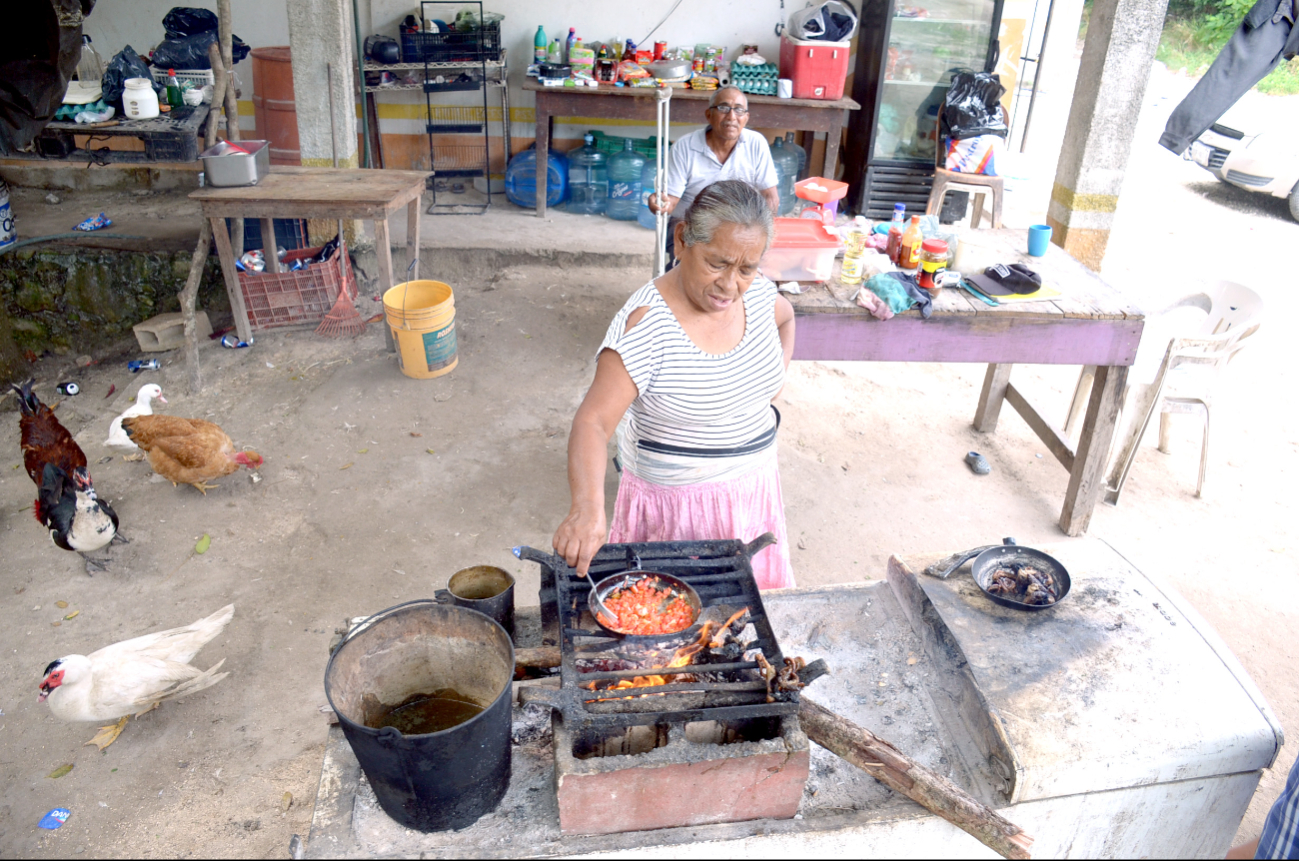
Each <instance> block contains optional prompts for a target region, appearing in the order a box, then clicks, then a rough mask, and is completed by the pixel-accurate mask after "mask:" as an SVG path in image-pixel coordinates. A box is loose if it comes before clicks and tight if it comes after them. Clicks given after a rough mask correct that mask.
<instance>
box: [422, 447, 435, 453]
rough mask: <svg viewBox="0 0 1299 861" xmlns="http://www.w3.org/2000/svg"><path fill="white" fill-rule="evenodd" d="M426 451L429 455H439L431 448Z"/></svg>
mask: <svg viewBox="0 0 1299 861" xmlns="http://www.w3.org/2000/svg"><path fill="white" fill-rule="evenodd" d="M424 450H425V451H426V452H428V453H429V454H437V452H435V451H434V450H433V449H431V448H426V449H424Z"/></svg>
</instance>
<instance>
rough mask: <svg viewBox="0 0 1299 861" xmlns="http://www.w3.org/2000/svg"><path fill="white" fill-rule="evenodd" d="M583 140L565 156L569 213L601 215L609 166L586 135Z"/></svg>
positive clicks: (607, 193)
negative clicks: (582, 142)
mask: <svg viewBox="0 0 1299 861" xmlns="http://www.w3.org/2000/svg"><path fill="white" fill-rule="evenodd" d="M584 140H585V141H586V142H585V143H584V144H583V146H582V147H581V148H579V149H575V150H573V151H572V152H571V153H569V156H568V204H567V206H566V207H565V208H566V209H567V210H568V211H569V212H574V213H577V214H579V215H600V214H601V213H603V212H604V209H605V206H606V204H607V203H608V201H607V200H606V198H608V196H609V168H608V166H607V161H606V159H605V155H604V153H602V152H600V151H599V150H597V149H596V148H595V145H594V143H593V139H592V137H591V136H590V135H587V136H586V137H585V139H584Z"/></svg>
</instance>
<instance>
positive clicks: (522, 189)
mask: <svg viewBox="0 0 1299 861" xmlns="http://www.w3.org/2000/svg"><path fill="white" fill-rule="evenodd" d="M546 161H547V168H546V206H558V205H559V204H560V203H562V202H563V200H564V198H565V197H567V196H568V157H567V156H565V155H564V154H563V153H562V152H557V151H555V150H553V149H552V150H550V152H549V153H548V154H547V158H546ZM505 199H506V200H508V201H509V202H510V203H512V204H514V205H515V206H522V207H524V208H525V209H533V208H534V207H536V205H537V150H536V149H535V147H529V148H528V149H526V150H524V151H523V152H521V153H519V154H518V155H516V156H515V157H514V158H512V159H510V166H509V167H507V168H506V169H505Z"/></svg>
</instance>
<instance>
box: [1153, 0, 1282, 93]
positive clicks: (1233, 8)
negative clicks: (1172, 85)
mask: <svg viewBox="0 0 1299 861" xmlns="http://www.w3.org/2000/svg"><path fill="white" fill-rule="evenodd" d="M1253 5H1254V0H1169V3H1168V15H1167V17H1166V18H1165V19H1164V32H1163V35H1161V36H1160V38H1159V48H1158V49H1157V50H1156V51H1155V59H1157V60H1159V61H1160V62H1162V63H1163V64H1165V65H1166V66H1168V68H1170V69H1172V70H1173V71H1175V72H1176V71H1182V72H1185V73H1186V74H1188V75H1190V76H1192V77H1199V76H1200V75H1203V74H1204V72H1205V70H1207V69H1208V68H1209V64H1211V63H1212V62H1213V60H1214V58H1215V57H1217V56H1218V52H1219V51H1221V50H1222V46H1223V45H1225V44H1226V43H1227V40H1228V39H1230V38H1231V34H1232V33H1234V32H1236V28H1237V27H1239V26H1240V22H1241V19H1242V18H1244V17H1245V13H1246V12H1248V11H1249V10H1250V7H1251V6H1253ZM1258 91H1259V92H1260V93H1267V94H1268V95H1277V96H1288V95H1294V94H1295V93H1299V58H1296V59H1294V60H1291V61H1290V62H1288V63H1282V64H1281V65H1279V66H1277V67H1276V68H1275V69H1274V70H1273V71H1272V74H1270V75H1268V76H1267V77H1266V78H1264V79H1263V80H1262V81H1260V82H1259V84H1258Z"/></svg>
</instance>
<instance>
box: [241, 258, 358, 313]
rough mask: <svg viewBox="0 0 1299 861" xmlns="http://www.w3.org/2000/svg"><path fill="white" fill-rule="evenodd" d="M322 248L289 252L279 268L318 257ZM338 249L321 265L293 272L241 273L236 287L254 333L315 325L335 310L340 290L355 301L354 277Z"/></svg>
mask: <svg viewBox="0 0 1299 861" xmlns="http://www.w3.org/2000/svg"><path fill="white" fill-rule="evenodd" d="M322 248H323V246H321V248H303V249H300V250H298V251H290V252H289V253H288V254H286V255H285V256H284V260H282V261H281V262H280V265H281V266H282V267H283V266H291V265H293V261H295V260H307V259H309V258H311V257H315V256H316V255H318V254H319V253H320V252H321V250H322ZM341 250H342V249H341V248H340V249H339V250H336V251H335V252H334V256H333V257H330V258H329V259H328V260H325V261H323V262H321V263H310V264H308V265H306V266H304V267H303V268H302V269H299V270H297V271H296V272H278V273H276V272H240V273H239V286H240V287H241V288H242V289H243V292H244V306H245V307H246V308H247V309H248V321H249V322H250V323H251V324H252V327H253V328H254V329H274V328H276V327H278V326H296V325H300V324H303V323H311V324H313V325H314V324H317V323H319V322H320V321H321V319H322V318H324V316H325V315H326V314H328V313H329V309H330V308H332V307H334V302H335V301H336V300H337V299H338V293H339V290H340V289H341V288H342V287H344V286H346V288H347V295H348V296H350V297H352V298H353V299H355V298H356V276H355V275H353V274H352V264H351V261H350V260H348V257H347V255H346V254H342V253H341Z"/></svg>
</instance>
